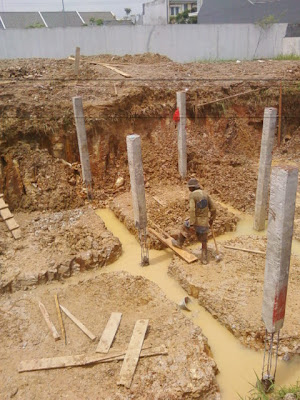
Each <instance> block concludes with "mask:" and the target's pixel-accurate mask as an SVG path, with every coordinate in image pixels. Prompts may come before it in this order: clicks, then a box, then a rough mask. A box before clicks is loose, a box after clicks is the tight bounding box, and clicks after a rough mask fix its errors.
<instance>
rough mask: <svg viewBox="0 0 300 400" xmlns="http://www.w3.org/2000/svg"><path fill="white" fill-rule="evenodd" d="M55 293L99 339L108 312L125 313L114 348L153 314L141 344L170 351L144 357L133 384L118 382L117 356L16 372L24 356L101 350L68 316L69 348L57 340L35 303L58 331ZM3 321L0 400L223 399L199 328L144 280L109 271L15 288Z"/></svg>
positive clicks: (124, 344) (122, 346)
mask: <svg viewBox="0 0 300 400" xmlns="http://www.w3.org/2000/svg"><path fill="white" fill-rule="evenodd" d="M41 289H43V290H41ZM56 293H57V294H58V295H59V300H60V303H61V304H62V305H63V306H65V307H66V308H67V309H68V310H69V311H70V312H72V313H73V314H74V315H75V316H76V317H77V318H78V319H79V320H80V321H81V322H82V323H83V324H84V325H85V326H86V327H88V329H89V330H90V331H92V332H93V333H94V334H95V335H96V336H98V338H99V337H100V336H101V334H102V332H103V330H104V328H105V326H106V323H107V321H108V319H109V316H110V314H111V312H121V313H122V320H121V324H120V327H119V329H118V332H117V334H116V337H115V340H114V343H113V347H112V350H121V351H126V349H127V346H128V343H129V341H130V338H131V335H132V331H133V328H134V325H135V322H136V321H137V320H139V319H148V320H149V326H148V332H147V334H146V338H145V341H144V346H145V347H149V346H151V347H156V346H161V345H165V346H166V347H167V350H168V354H167V355H164V356H163V355H160V356H159V355H158V356H154V357H148V358H141V359H140V360H139V363H138V366H137V369H136V371H135V374H134V377H133V381H132V384H131V387H130V389H126V388H125V387H122V386H118V385H117V381H118V379H119V374H120V369H121V363H120V362H117V361H113V362H110V363H102V364H95V365H91V366H89V367H78V368H62V369H59V370H51V371H36V372H28V373H22V374H18V366H19V363H20V361H22V360H31V359H39V358H49V357H58V356H64V355H76V354H88V355H95V354H96V353H95V350H96V347H97V342H92V341H91V340H90V339H89V338H88V337H87V336H85V335H84V334H83V333H82V332H81V331H80V330H79V329H78V328H77V326H75V325H74V324H73V323H72V322H71V321H70V320H69V319H68V318H65V315H63V317H64V323H65V329H66V333H67V342H68V345H67V346H65V344H64V341H63V340H59V341H56V342H55V341H54V339H53V337H52V335H51V334H50V332H49V330H48V327H47V325H46V324H45V321H44V319H43V317H42V314H41V313H40V311H39V307H38V300H39V301H41V302H42V303H43V304H44V305H45V307H46V308H47V311H48V312H49V315H50V318H51V320H52V321H53V322H54V324H55V325H56V326H57V328H58V326H59V324H58V321H57V312H56V308H55V302H54V295H55V294H56ZM136 293H139V294H140V295H139V296H136ZM0 324H1V331H2V340H1V346H0V358H1V360H2V361H3V363H4V364H3V365H5V368H1V370H0V384H1V395H2V397H3V399H8V398H11V397H13V396H15V398H16V399H41V400H44V399H50V398H51V399H54V398H70V399H81V400H88V399H97V398H101V399H109V400H128V399H141V400H143V399H144V400H146V399H157V400H163V399H173V400H181V399H203V400H219V399H220V395H219V389H218V386H217V383H216V379H215V375H216V373H217V367H216V364H215V362H214V361H213V359H212V358H211V356H210V348H209V346H208V343H207V339H206V338H205V336H203V334H202V332H201V329H200V328H199V327H197V326H195V325H194V324H193V323H192V322H191V321H190V320H189V319H187V318H186V317H185V316H184V315H183V313H182V312H181V311H180V310H179V309H178V307H177V306H176V305H175V304H174V303H172V302H171V301H169V300H168V299H167V298H166V297H165V296H164V294H163V293H162V292H161V290H160V289H158V287H157V286H156V285H155V284H153V283H151V282H150V281H148V280H147V279H145V278H142V277H133V276H131V275H129V274H127V273H111V274H102V275H101V276H98V277H97V278H95V279H93V280H87V281H85V282H82V281H81V282H78V281H77V282H74V283H73V284H70V285H68V286H67V287H64V286H61V285H60V286H59V287H58V285H54V284H53V285H50V286H46V287H43V288H41V287H40V288H37V289H36V290H35V291H30V292H28V293H25V292H17V293H14V294H12V295H10V296H9V297H5V298H3V301H2V304H1V308H0ZM99 382H101V385H100V386H101V388H100V389H99ZM99 390H100V392H99Z"/></svg>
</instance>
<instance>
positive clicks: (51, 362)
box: [18, 345, 168, 372]
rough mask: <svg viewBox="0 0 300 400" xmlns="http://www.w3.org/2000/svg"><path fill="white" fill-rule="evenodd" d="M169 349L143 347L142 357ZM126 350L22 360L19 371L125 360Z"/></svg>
mask: <svg viewBox="0 0 300 400" xmlns="http://www.w3.org/2000/svg"><path fill="white" fill-rule="evenodd" d="M167 354H168V351H167V349H166V347H165V346H164V345H162V346H159V347H153V348H148V349H142V351H141V354H140V357H152V356H158V355H167ZM124 357H125V351H113V352H110V353H109V354H106V355H100V354H99V355H98V354H97V355H96V354H92V355H86V354H79V355H75V356H64V357H53V358H41V359H37V360H26V361H21V362H20V365H19V369H18V371H19V372H29V371H39V370H44V369H56V368H67V367H79V366H85V365H91V364H97V363H104V362H112V361H121V360H124Z"/></svg>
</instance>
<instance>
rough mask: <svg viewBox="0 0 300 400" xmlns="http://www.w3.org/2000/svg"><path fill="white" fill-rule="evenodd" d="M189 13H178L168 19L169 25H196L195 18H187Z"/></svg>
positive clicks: (187, 11)
mask: <svg viewBox="0 0 300 400" xmlns="http://www.w3.org/2000/svg"><path fill="white" fill-rule="evenodd" d="M190 12H191V11H189V10H186V11H183V12H182V13H178V14H177V15H176V17H175V16H172V17H170V23H171V24H197V17H189V13H190Z"/></svg>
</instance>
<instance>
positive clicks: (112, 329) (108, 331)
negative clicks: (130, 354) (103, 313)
mask: <svg viewBox="0 0 300 400" xmlns="http://www.w3.org/2000/svg"><path fill="white" fill-rule="evenodd" d="M121 318H122V314H121V313H111V316H110V318H109V320H108V322H107V325H106V327H105V329H104V331H103V333H102V336H101V339H100V341H99V344H98V346H97V349H96V353H108V351H109V349H110V346H111V345H112V342H113V340H114V337H115V335H116V333H117V330H118V328H119V325H120V322H121Z"/></svg>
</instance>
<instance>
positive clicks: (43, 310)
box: [39, 302, 60, 341]
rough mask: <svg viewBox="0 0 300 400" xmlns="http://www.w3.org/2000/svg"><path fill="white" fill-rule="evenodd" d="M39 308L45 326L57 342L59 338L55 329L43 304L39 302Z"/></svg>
mask: <svg viewBox="0 0 300 400" xmlns="http://www.w3.org/2000/svg"><path fill="white" fill-rule="evenodd" d="M39 307H40V310H41V313H42V314H43V317H44V319H45V321H46V324H47V325H48V328H49V329H50V332H51V333H52V336H53V337H54V340H55V341H56V340H59V339H60V336H59V334H58V332H57V330H56V328H55V326H54V325H53V323H52V321H51V320H50V317H49V314H48V312H47V310H46V308H45V306H44V304H43V303H41V302H39Z"/></svg>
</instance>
